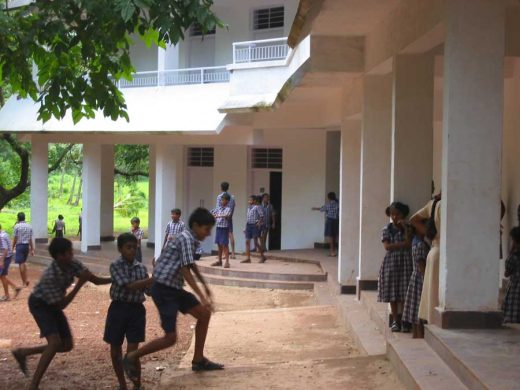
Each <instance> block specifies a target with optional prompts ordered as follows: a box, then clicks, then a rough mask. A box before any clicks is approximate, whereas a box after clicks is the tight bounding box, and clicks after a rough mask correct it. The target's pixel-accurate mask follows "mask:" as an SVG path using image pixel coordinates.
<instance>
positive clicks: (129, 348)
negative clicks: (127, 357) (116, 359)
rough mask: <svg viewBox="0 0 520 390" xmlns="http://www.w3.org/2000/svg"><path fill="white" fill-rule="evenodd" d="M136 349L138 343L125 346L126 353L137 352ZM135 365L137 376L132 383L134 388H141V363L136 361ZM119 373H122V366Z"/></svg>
mask: <svg viewBox="0 0 520 390" xmlns="http://www.w3.org/2000/svg"><path fill="white" fill-rule="evenodd" d="M138 348H139V343H128V345H127V346H126V353H130V352H133V351H137V349H138ZM135 365H136V368H137V373H138V375H137V376H136V378H135V379H136V381H135V382H134V384H135V385H136V386H141V361H140V360H139V359H138V360H137V362H136V364H135ZM121 372H123V365H121ZM123 380H124V376H123Z"/></svg>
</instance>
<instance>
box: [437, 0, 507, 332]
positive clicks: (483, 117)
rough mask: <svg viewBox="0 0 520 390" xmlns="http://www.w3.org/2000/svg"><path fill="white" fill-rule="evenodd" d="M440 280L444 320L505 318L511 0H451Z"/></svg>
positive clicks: (489, 323)
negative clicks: (502, 265)
mask: <svg viewBox="0 0 520 390" xmlns="http://www.w3.org/2000/svg"><path fill="white" fill-rule="evenodd" d="M445 11H446V12H445V23H444V25H445V31H446V42H445V48H444V123H443V126H444V130H443V166H442V167H443V172H442V191H443V192H442V197H443V199H442V208H441V220H442V221H441V255H440V268H439V272H440V284H439V298H440V307H439V308H438V314H439V315H438V316H437V322H438V324H439V325H441V326H442V327H446V328H457V327H494V326H500V322H501V321H500V320H501V316H500V313H499V312H498V311H497V304H498V280H497V277H496V276H497V274H498V268H499V262H498V257H499V231H500V182H501V169H500V165H501V147H502V126H503V119H502V118H503V92H504V91H503V86H504V78H503V61H504V41H505V37H504V34H505V33H504V28H505V27H504V19H505V10H504V3H503V2H500V1H487V0H452V1H449V2H446V10H445Z"/></svg>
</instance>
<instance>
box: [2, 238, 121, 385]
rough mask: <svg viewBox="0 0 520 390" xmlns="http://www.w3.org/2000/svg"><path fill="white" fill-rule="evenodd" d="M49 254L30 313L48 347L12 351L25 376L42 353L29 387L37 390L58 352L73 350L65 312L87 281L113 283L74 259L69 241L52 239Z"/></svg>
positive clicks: (34, 292)
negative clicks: (30, 359)
mask: <svg viewBox="0 0 520 390" xmlns="http://www.w3.org/2000/svg"><path fill="white" fill-rule="evenodd" d="M49 253H50V255H51V256H52V258H53V259H54V260H53V261H52V263H51V264H50V265H49V267H47V269H46V270H45V271H44V272H43V275H42V277H41V279H40V281H39V282H38V283H37V284H36V286H34V290H33V292H32V293H31V295H30V296H29V310H30V312H31V314H32V315H33V317H34V320H35V321H36V324H37V325H38V327H39V328H40V337H45V338H46V339H47V345H39V346H34V347H28V348H18V349H14V350H13V351H12V354H13V356H14V358H15V359H16V361H17V362H18V365H19V367H20V370H21V371H22V372H23V374H24V375H26V376H27V362H26V359H27V357H28V356H31V355H36V354H41V357H40V361H39V362H38V366H37V367H36V371H35V372H34V375H33V378H32V381H31V385H30V387H29V389H30V390H37V389H38V387H39V385H40V381H41V380H42V377H43V375H44V374H45V371H46V370H47V368H48V367H49V364H50V363H51V361H52V359H53V358H54V355H56V353H57V352H69V351H71V350H72V346H73V342H72V334H71V332H70V328H69V323H68V321H67V317H66V316H65V314H64V313H63V310H64V309H65V308H66V307H67V306H68V305H69V304H70V303H71V302H72V300H73V299H74V297H75V296H76V294H77V293H78V291H79V290H80V289H81V287H82V286H83V285H84V284H85V283H86V282H88V281H89V282H92V283H94V284H96V285H100V284H108V283H110V282H111V281H112V280H111V279H110V278H101V277H98V276H95V275H93V274H92V273H91V272H90V271H89V270H88V269H87V268H85V266H84V265H83V264H81V263H80V262H79V261H78V260H76V259H74V253H73V251H72V242H70V241H69V240H67V239H66V238H61V237H58V238H55V239H53V240H52V242H51V244H50V245H49ZM74 277H77V278H78V281H77V282H76V285H75V286H74V288H73V289H72V290H71V291H70V292H69V293H68V294H67V293H66V292H67V288H69V287H70V286H71V284H72V282H73V281H74Z"/></svg>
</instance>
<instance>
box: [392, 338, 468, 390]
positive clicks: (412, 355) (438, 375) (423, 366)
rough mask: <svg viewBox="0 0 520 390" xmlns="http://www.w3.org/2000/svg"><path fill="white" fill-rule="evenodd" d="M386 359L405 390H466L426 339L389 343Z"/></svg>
mask: <svg viewBox="0 0 520 390" xmlns="http://www.w3.org/2000/svg"><path fill="white" fill-rule="evenodd" d="M387 357H388V359H389V360H390V362H391V363H392V366H393V367H394V369H395V370H396V373H397V375H398V377H399V379H400V380H401V382H403V384H404V385H405V387H406V388H407V389H422V390H438V389H449V390H464V389H467V387H466V386H465V385H464V384H463V383H462V382H461V381H460V379H459V378H458V377H457V376H456V374H455V373H454V372H453V371H452V370H451V369H450V367H449V366H448V365H447V364H446V363H445V362H444V361H443V360H442V359H441V358H440V357H439V356H438V355H437V353H436V352H435V351H434V350H433V349H432V348H430V346H429V345H428V344H427V343H426V341H425V340H420V339H407V340H388V343H387Z"/></svg>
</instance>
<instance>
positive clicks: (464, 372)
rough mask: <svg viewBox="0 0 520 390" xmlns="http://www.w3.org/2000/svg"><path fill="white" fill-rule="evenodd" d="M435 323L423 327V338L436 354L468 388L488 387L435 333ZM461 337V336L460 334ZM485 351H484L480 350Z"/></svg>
mask: <svg viewBox="0 0 520 390" xmlns="http://www.w3.org/2000/svg"><path fill="white" fill-rule="evenodd" d="M436 329H438V328H437V327H435V325H428V326H426V327H425V332H424V339H425V341H426V342H427V343H428V345H429V346H430V347H431V348H432V349H433V350H434V351H435V352H436V353H437V355H438V356H439V357H440V358H441V359H442V360H443V361H444V362H445V363H446V364H447V365H449V366H450V367H451V369H452V370H453V372H454V373H455V375H457V377H458V378H459V379H460V380H461V381H462V382H463V383H464V384H465V385H466V386H467V387H468V388H470V389H479V390H480V389H482V390H484V389H490V388H491V387H489V386H487V385H486V384H484V383H483V382H482V380H481V379H480V378H479V377H478V375H477V373H476V372H475V371H474V370H472V369H471V368H470V367H468V366H467V365H466V364H465V362H464V361H463V359H461V358H460V357H459V356H458V355H457V354H456V352H455V351H454V350H453V348H450V347H448V346H447V345H446V344H445V343H444V341H443V340H442V339H441V338H440V337H439V336H438V335H437V334H436ZM461 337H463V336H461ZM482 353H486V351H484V350H483V351H482Z"/></svg>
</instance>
